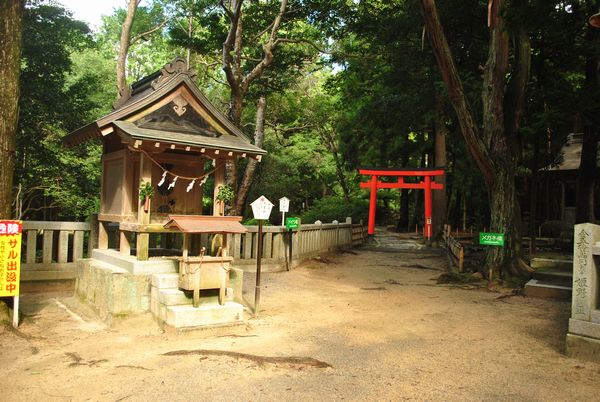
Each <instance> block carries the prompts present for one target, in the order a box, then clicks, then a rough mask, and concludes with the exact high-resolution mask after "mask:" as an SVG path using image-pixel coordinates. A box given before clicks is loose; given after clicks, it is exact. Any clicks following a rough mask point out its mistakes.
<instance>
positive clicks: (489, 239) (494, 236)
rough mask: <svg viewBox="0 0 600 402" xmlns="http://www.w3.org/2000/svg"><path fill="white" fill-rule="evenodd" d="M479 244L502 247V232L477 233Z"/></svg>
mask: <svg viewBox="0 0 600 402" xmlns="http://www.w3.org/2000/svg"><path fill="white" fill-rule="evenodd" d="M479 244H481V245H484V246H502V247H504V234H503V233H484V232H480V233H479Z"/></svg>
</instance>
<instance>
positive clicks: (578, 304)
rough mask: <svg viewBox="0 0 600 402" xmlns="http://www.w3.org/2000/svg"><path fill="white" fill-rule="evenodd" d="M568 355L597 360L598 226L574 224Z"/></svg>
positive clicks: (599, 340) (599, 310)
mask: <svg viewBox="0 0 600 402" xmlns="http://www.w3.org/2000/svg"><path fill="white" fill-rule="evenodd" d="M574 240H575V241H574V250H573V298H572V304H571V318H570V319H569V332H568V333H567V340H566V353H567V355H568V356H572V357H577V358H582V359H586V360H592V361H596V362H600V294H599V293H600V283H599V279H600V278H599V270H600V225H594V224H591V223H582V224H579V225H575V239H574Z"/></svg>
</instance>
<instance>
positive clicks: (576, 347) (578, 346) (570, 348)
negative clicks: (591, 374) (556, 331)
mask: <svg viewBox="0 0 600 402" xmlns="http://www.w3.org/2000/svg"><path fill="white" fill-rule="evenodd" d="M565 352H566V354H567V356H569V357H574V358H576V359H581V360H587V361H592V362H595V363H600V339H595V338H590V337H587V336H581V335H575V334H567V339H566V350H565Z"/></svg>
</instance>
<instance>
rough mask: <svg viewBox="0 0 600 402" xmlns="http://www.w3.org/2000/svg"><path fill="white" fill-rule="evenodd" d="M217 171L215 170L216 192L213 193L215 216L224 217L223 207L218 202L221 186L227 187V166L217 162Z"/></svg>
mask: <svg viewBox="0 0 600 402" xmlns="http://www.w3.org/2000/svg"><path fill="white" fill-rule="evenodd" d="M217 165H218V167H217V170H215V190H214V193H213V216H222V215H223V214H222V213H221V211H222V209H223V206H222V205H221V202H220V201H219V200H217V196H218V195H219V190H220V189H221V186H223V185H225V164H224V163H219V162H217Z"/></svg>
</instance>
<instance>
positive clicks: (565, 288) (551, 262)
mask: <svg viewBox="0 0 600 402" xmlns="http://www.w3.org/2000/svg"><path fill="white" fill-rule="evenodd" d="M531 267H532V268H535V269H536V272H534V274H533V278H532V279H531V280H530V281H529V282H527V284H525V289H524V291H525V294H526V295H527V296H530V297H540V298H546V299H561V300H570V299H571V294H572V286H573V261H572V260H567V259H552V258H533V259H532V260H531Z"/></svg>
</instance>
